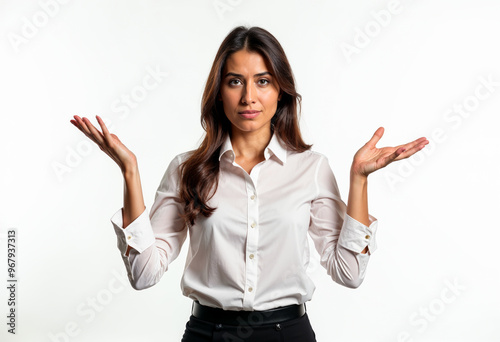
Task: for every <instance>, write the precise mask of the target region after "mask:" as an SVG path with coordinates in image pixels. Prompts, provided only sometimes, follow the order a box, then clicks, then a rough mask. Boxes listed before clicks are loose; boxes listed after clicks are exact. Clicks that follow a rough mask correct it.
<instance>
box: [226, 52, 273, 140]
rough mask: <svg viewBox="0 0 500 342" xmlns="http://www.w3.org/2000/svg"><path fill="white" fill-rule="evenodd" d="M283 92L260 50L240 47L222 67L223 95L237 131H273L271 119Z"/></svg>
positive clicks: (234, 130)
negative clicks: (247, 49)
mask: <svg viewBox="0 0 500 342" xmlns="http://www.w3.org/2000/svg"><path fill="white" fill-rule="evenodd" d="M279 93H280V89H279V86H278V84H277V83H276V80H275V79H274V78H273V75H271V73H270V69H268V68H267V66H266V63H265V61H264V59H263V58H262V56H261V55H260V54H258V53H256V52H248V51H246V50H240V51H237V52H235V53H233V54H231V55H230V56H229V57H228V58H227V60H226V65H225V67H224V70H222V83H221V88H220V98H219V99H221V100H222V104H223V107H224V112H225V114H226V117H227V118H228V119H229V121H230V122H231V125H232V132H233V134H234V133H235V132H236V133H243V132H257V133H262V134H269V133H270V130H271V119H272V117H273V116H274V114H275V113H276V109H277V108H278V100H279V98H280V96H279ZM245 111H253V112H254V113H248V112H245Z"/></svg>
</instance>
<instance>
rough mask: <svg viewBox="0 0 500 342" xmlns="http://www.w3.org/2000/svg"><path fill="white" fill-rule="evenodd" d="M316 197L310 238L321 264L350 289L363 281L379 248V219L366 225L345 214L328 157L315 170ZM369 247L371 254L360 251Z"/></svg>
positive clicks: (313, 204) (335, 279) (313, 203)
mask: <svg viewBox="0 0 500 342" xmlns="http://www.w3.org/2000/svg"><path fill="white" fill-rule="evenodd" d="M315 182H316V191H317V196H316V198H315V199H314V200H313V201H312V203H311V220H310V226H309V235H310V236H311V238H312V240H313V241H314V246H315V248H316V250H317V251H318V253H319V255H320V263H321V265H322V266H323V267H324V268H325V269H326V270H327V273H328V275H330V276H331V277H332V279H333V280H334V281H335V282H337V283H339V284H341V285H343V286H346V287H349V288H356V287H358V286H359V285H361V283H362V282H363V279H364V277H365V273H366V267H367V265H368V260H369V258H370V255H371V254H372V253H373V252H374V251H375V250H376V249H377V243H376V240H375V235H376V230H377V225H378V220H377V219H376V218H375V217H373V216H372V215H369V220H370V225H369V226H366V225H364V224H362V223H360V222H358V221H357V220H355V219H354V218H352V217H351V216H349V215H348V214H347V213H346V210H347V206H346V204H345V203H344V202H343V201H342V199H341V198H340V192H339V189H338V186H337V182H336V180H335V176H334V175H333V172H332V169H331V168H330V165H329V163H328V159H327V158H326V157H325V156H321V158H320V159H319V161H318V164H317V167H316V177H315ZM367 246H368V252H367V253H366V254H361V251H362V250H363V249H364V248H365V247H367Z"/></svg>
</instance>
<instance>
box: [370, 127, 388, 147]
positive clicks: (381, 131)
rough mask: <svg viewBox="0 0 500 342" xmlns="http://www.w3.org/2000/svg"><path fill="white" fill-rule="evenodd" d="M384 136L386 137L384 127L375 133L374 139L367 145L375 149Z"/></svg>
mask: <svg viewBox="0 0 500 342" xmlns="http://www.w3.org/2000/svg"><path fill="white" fill-rule="evenodd" d="M383 135H384V127H379V128H377V130H376V131H375V133H373V136H372V138H371V139H370V140H369V141H368V142H367V143H366V144H367V145H369V146H371V147H375V145H376V144H377V143H378V141H379V140H380V138H382V136H383Z"/></svg>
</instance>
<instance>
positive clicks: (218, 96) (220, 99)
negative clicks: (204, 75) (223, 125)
mask: <svg viewBox="0 0 500 342" xmlns="http://www.w3.org/2000/svg"><path fill="white" fill-rule="evenodd" d="M217 101H222V96H221V95H220V93H218V94H217Z"/></svg>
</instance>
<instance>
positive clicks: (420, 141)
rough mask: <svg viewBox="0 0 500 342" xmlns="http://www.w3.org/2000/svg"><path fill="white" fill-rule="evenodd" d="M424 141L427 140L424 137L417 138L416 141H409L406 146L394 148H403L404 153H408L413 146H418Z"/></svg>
mask: <svg viewBox="0 0 500 342" xmlns="http://www.w3.org/2000/svg"><path fill="white" fill-rule="evenodd" d="M424 141H427V139H426V138H425V137H422V138H418V139H416V140H414V141H411V142H409V143H406V144H404V145H398V146H396V149H398V148H401V147H403V148H405V149H406V151H409V150H410V149H412V148H413V147H414V146H416V145H419V144H421V143H422V142H424ZM427 142H428V141H427Z"/></svg>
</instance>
